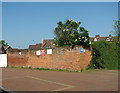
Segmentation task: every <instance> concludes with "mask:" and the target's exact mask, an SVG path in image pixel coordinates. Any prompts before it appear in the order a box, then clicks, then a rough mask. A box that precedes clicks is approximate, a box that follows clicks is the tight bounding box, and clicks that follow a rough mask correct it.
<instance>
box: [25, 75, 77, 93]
mask: <svg viewBox="0 0 120 93" xmlns="http://www.w3.org/2000/svg"><path fill="white" fill-rule="evenodd" d="M25 77H29V78H33V79H36V80H41V81H44V82H49V83H53V84H57V85H61V86H65V87H66V88H60V89H55V90H50V91H48V92H46V93H49V92H54V91H62V90H65V89H71V88H74V87H75V86H71V85H67V84H63V83H58V82H54V81H50V80H45V79H41V78H36V77H32V76H25Z"/></svg>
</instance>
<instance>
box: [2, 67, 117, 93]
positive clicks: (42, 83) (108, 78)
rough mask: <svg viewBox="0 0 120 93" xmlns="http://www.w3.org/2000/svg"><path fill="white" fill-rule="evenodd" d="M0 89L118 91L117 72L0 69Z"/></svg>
mask: <svg viewBox="0 0 120 93" xmlns="http://www.w3.org/2000/svg"><path fill="white" fill-rule="evenodd" d="M2 87H4V88H6V89H8V90H11V91H15V92H17V91H47V92H51V91H52V92H53V91H118V71H117V70H101V71H94V72H80V73H79V72H60V71H45V70H31V69H18V68H2Z"/></svg>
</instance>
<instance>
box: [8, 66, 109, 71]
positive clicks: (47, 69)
mask: <svg viewBox="0 0 120 93" xmlns="http://www.w3.org/2000/svg"><path fill="white" fill-rule="evenodd" d="M7 68H17V69H31V70H46V71H64V72H95V71H102V70H108V69H83V68H82V69H81V71H78V70H75V71H69V70H62V69H49V68H33V67H23V66H21V67H17V66H9V67H7Z"/></svg>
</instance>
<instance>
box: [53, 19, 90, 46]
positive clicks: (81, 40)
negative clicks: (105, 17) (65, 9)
mask: <svg viewBox="0 0 120 93" xmlns="http://www.w3.org/2000/svg"><path fill="white" fill-rule="evenodd" d="M80 24H81V22H75V21H73V20H69V19H67V20H66V21H65V23H62V22H61V21H59V22H58V23H57V27H56V28H55V30H54V35H55V38H54V40H55V44H56V46H71V45H72V46H74V45H83V46H89V32H88V31H87V30H86V29H85V28H84V27H79V25H80Z"/></svg>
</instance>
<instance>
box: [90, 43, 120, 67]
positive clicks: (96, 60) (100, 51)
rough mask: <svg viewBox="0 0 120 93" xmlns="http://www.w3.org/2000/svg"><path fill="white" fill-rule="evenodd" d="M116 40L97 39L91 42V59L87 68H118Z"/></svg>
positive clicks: (117, 45)
mask: <svg viewBox="0 0 120 93" xmlns="http://www.w3.org/2000/svg"><path fill="white" fill-rule="evenodd" d="M119 45H120V44H118V43H116V42H107V41H97V42H95V43H94V44H92V47H93V50H92V59H91V62H90V65H89V66H88V69H89V68H95V69H105V68H106V69H118V47H119Z"/></svg>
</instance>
